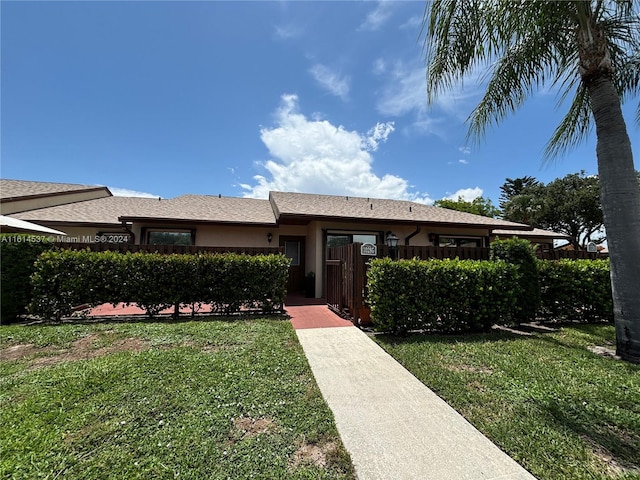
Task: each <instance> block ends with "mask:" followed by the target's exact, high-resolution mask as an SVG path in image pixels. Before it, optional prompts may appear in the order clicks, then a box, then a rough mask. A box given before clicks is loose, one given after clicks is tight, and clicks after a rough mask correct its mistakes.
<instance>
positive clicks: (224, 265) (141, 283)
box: [31, 250, 289, 318]
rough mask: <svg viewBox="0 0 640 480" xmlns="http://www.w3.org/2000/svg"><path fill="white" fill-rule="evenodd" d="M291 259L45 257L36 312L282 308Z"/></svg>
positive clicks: (38, 272) (39, 266) (67, 253)
mask: <svg viewBox="0 0 640 480" xmlns="http://www.w3.org/2000/svg"><path fill="white" fill-rule="evenodd" d="M288 267H289V260H288V259H287V258H286V257H285V256H284V255H262V256H250V255H238V254H213V255H211V254H203V255H161V254H158V253H126V254H121V253H116V252H90V251H88V250H80V251H75V250H63V251H56V252H45V253H43V254H42V255H41V256H40V258H39V259H38V261H37V262H36V264H35V272H34V274H33V275H32V279H31V280H32V286H33V296H34V300H33V302H32V304H31V308H32V311H33V312H34V313H35V314H37V315H40V316H43V317H46V318H60V317H62V316H66V315H69V314H70V313H71V312H72V309H73V307H74V306H76V305H81V304H90V305H99V304H101V303H114V304H115V303H118V302H125V303H129V304H136V305H138V306H140V307H141V308H143V309H144V310H145V311H146V312H147V313H148V314H149V315H150V316H153V315H155V314H157V313H158V312H160V311H161V310H163V309H165V308H167V307H170V306H172V305H174V306H180V305H192V304H195V303H211V304H212V305H213V309H214V311H224V312H226V313H235V312H239V311H240V310H241V309H242V308H251V309H259V310H261V311H263V312H264V311H273V310H275V309H281V308H282V305H283V303H284V297H285V295H286V284H287V277H288Z"/></svg>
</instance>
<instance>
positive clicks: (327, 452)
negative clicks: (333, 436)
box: [291, 442, 338, 468]
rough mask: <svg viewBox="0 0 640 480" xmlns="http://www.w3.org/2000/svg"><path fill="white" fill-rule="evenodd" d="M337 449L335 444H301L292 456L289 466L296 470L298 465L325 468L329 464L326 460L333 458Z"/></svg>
mask: <svg viewBox="0 0 640 480" xmlns="http://www.w3.org/2000/svg"><path fill="white" fill-rule="evenodd" d="M337 448H338V447H337V445H336V444H335V442H327V443H322V444H315V443H303V444H302V445H301V446H300V448H298V449H297V450H296V451H295V453H294V454H293V457H292V458H291V466H292V467H293V468H296V467H298V466H300V465H315V466H317V467H321V468H326V466H327V464H328V463H329V460H328V459H329V458H331V457H332V456H335V453H336V451H337Z"/></svg>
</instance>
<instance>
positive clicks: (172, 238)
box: [147, 230, 195, 245]
mask: <svg viewBox="0 0 640 480" xmlns="http://www.w3.org/2000/svg"><path fill="white" fill-rule="evenodd" d="M194 237H195V235H194V234H193V232H192V231H191V230H156V231H154V230H151V231H149V232H148V233H147V243H148V244H149V245H193V244H194V241H193V240H194Z"/></svg>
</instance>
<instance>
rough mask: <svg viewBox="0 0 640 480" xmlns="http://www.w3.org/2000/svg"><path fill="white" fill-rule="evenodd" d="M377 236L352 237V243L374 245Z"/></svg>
mask: <svg viewBox="0 0 640 480" xmlns="http://www.w3.org/2000/svg"><path fill="white" fill-rule="evenodd" d="M377 238H378V236H377V235H354V236H353V243H373V244H374V245H375V244H376V240H377Z"/></svg>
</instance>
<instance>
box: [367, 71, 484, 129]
mask: <svg viewBox="0 0 640 480" xmlns="http://www.w3.org/2000/svg"><path fill="white" fill-rule="evenodd" d="M379 62H384V60H383V59H380V60H379ZM374 68H375V67H374ZM382 73H383V74H384V75H383V74H381V75H379V76H380V77H381V78H383V79H384V84H383V86H382V88H381V90H380V94H379V97H378V102H377V104H376V109H377V110H378V112H380V113H381V114H383V115H389V116H393V117H403V116H412V117H413V123H412V128H411V130H412V131H415V132H418V133H421V134H429V135H438V136H445V135H446V134H447V130H446V129H442V128H438V127H439V126H441V124H442V123H445V124H446V125H449V126H450V125H452V123H455V124H457V125H461V124H462V123H463V122H464V121H465V120H466V118H467V117H468V115H469V113H470V112H471V111H472V110H473V105H474V102H476V101H477V99H478V98H479V95H480V94H481V82H480V76H479V73H478V72H474V73H473V74H472V75H469V76H468V78H466V79H465V80H464V82H461V83H460V84H459V85H455V86H454V87H453V88H451V89H449V90H446V91H443V92H440V93H439V94H438V95H437V98H436V99H435V100H434V102H433V103H432V104H431V105H428V104H427V80H426V70H425V67H424V66H423V65H420V64H419V63H418V62H415V63H412V64H411V65H405V64H404V63H403V62H401V61H398V62H396V63H395V65H394V68H386V69H385V71H384V72H382ZM463 84H464V85H466V88H464V89H463V88H462V85H463Z"/></svg>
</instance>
